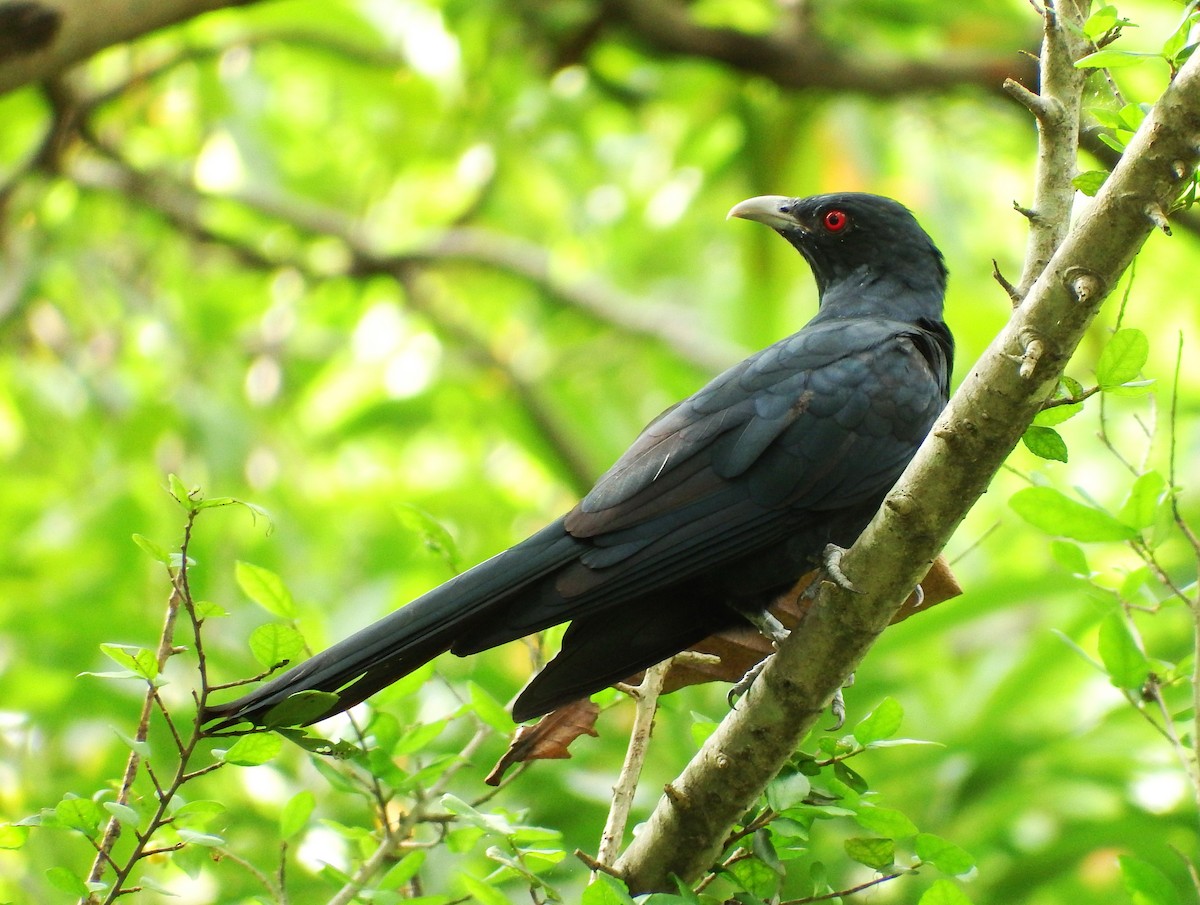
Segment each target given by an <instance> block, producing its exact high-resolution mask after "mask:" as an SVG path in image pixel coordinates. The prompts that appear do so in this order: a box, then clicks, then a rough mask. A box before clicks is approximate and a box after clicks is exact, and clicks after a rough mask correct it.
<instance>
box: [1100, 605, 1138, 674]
mask: <svg viewBox="0 0 1200 905" xmlns="http://www.w3.org/2000/svg"><path fill="white" fill-rule="evenodd" d="M1098 646H1099V652H1100V661H1101V662H1102V663H1103V664H1104V670H1105V672H1107V673H1108V678H1109V680H1110V681H1111V682H1112V683H1113V685H1115V686H1116V687H1117V688H1133V689H1136V688H1141V687H1142V686H1143V685H1144V684H1146V679H1147V678H1148V677H1149V675H1150V661H1149V660H1147V659H1146V655H1145V654H1144V653H1142V650H1141V648H1139V647H1138V645H1137V641H1136V640H1135V639H1134V637H1133V633H1132V632H1131V631H1130V630H1129V625H1128V623H1126V621H1125V617H1124V616H1123V615H1122V614H1121V613H1120V612H1114V613H1110V614H1109V615H1108V616H1106V617H1105V618H1104V620H1103V621H1102V622H1101V623H1100V633H1099V641H1098Z"/></svg>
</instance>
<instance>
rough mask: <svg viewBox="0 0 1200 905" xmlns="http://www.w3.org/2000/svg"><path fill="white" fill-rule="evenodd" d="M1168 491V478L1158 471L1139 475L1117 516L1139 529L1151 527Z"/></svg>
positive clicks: (1131, 526)
mask: <svg viewBox="0 0 1200 905" xmlns="http://www.w3.org/2000/svg"><path fill="white" fill-rule="evenodd" d="M1166 491H1167V482H1166V479H1165V478H1163V476H1162V475H1160V474H1159V473H1158V472H1157V471H1148V472H1146V473H1145V474H1141V475H1138V477H1137V480H1135V481H1134V482H1133V486H1132V487H1130V488H1129V496H1128V497H1126V498H1125V502H1124V503H1123V504H1122V506H1121V511H1120V512H1119V513H1117V517H1118V518H1119V519H1120V520H1121V521H1122V522H1124V523H1125V524H1126V525H1128V526H1129V527H1130V528H1136V529H1137V530H1138V531H1141V530H1143V529H1145V528H1149V527H1151V526H1152V525H1153V524H1154V522H1155V519H1156V518H1157V517H1158V508H1159V504H1160V503H1161V502H1162V500H1163V495H1164V494H1165V493H1166Z"/></svg>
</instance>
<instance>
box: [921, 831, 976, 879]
mask: <svg viewBox="0 0 1200 905" xmlns="http://www.w3.org/2000/svg"><path fill="white" fill-rule="evenodd" d="M914 849H915V851H916V853H917V857H918V858H920V859H921V860H922V861H928V862H929V863H930V864H932V865H933V866H934V867H936V868H937V869H938V870H940V871H941V872H942V873H944V874H965V873H967V872H968V871H969V870H971V868H973V867H974V866H975V859H974V858H973V857H971V855H970V853H969V852H967V851H965V850H963V849H961V848H959V847H958V846H957V845H955V844H954V843H953V842H948V841H947V840H945V839H943V838H941V837H940V836H935V835H933V833H918V834H917V838H916V842H915V843H914Z"/></svg>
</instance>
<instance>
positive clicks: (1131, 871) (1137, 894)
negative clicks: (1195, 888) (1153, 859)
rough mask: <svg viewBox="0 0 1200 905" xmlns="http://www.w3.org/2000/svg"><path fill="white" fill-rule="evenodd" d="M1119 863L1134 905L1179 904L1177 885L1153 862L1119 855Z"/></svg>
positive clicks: (1122, 879)
mask: <svg viewBox="0 0 1200 905" xmlns="http://www.w3.org/2000/svg"><path fill="white" fill-rule="evenodd" d="M1117 863H1118V864H1119V865H1120V866H1121V881H1122V883H1124V885H1125V891H1126V892H1127V893H1129V898H1130V899H1131V900H1132V903H1133V905H1179V893H1177V892H1176V891H1175V886H1174V885H1173V884H1172V883H1171V881H1170V880H1168V879H1167V877H1166V875H1165V874H1163V872H1162V871H1160V870H1159V869H1158V868H1157V867H1155V866H1154V865H1153V864H1150V863H1148V862H1146V861H1143V860H1141V859H1140V858H1135V857H1133V856H1132V855H1118V856H1117Z"/></svg>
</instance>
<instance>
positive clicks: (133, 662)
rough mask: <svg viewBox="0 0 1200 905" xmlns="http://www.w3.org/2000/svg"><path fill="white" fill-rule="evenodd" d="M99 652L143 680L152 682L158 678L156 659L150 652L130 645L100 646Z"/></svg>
mask: <svg viewBox="0 0 1200 905" xmlns="http://www.w3.org/2000/svg"><path fill="white" fill-rule="evenodd" d="M100 650H101V651H103V652H104V655H105V656H106V657H108V659H110V660H112V661H113V662H114V663H116V664H117V665H118V666H123V667H125V668H126V669H128V670H129V671H130V672H132V673H134V674H135V675H138V676H141V677H142V678H143V679H147V680H151V681H153V680H154V679H155V678H156V677H157V676H158V657H157V656H156V655H155V653H154V651H152V650H147V649H146V648H144V647H135V646H134V645H131V644H101V645H100Z"/></svg>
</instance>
